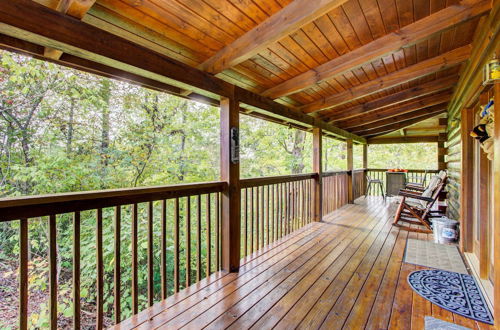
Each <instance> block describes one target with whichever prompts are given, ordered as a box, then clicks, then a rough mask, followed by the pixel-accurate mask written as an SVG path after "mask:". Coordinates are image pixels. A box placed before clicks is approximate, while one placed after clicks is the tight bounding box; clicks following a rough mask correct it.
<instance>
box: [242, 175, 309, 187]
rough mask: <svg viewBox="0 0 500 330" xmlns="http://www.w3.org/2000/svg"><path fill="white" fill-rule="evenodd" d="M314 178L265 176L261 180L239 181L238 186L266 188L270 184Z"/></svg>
mask: <svg viewBox="0 0 500 330" xmlns="http://www.w3.org/2000/svg"><path fill="white" fill-rule="evenodd" d="M314 178H316V173H305V174H291V175H278V176H266V177H261V178H248V179H241V180H240V186H241V188H252V187H260V186H267V185H270V184H278V183H285V182H293V181H302V180H309V179H314Z"/></svg>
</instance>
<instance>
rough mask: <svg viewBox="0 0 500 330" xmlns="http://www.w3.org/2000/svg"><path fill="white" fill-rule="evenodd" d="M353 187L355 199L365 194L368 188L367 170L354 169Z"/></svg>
mask: <svg viewBox="0 0 500 330" xmlns="http://www.w3.org/2000/svg"><path fill="white" fill-rule="evenodd" d="M352 189H353V196H354V199H357V198H359V197H361V196H363V195H364V194H365V190H366V170H365V169H359V170H354V171H352Z"/></svg>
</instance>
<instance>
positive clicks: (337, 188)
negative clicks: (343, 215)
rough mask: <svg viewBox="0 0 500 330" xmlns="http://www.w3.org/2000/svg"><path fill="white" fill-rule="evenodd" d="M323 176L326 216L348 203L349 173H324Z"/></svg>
mask: <svg viewBox="0 0 500 330" xmlns="http://www.w3.org/2000/svg"><path fill="white" fill-rule="evenodd" d="M322 176H323V214H324V215H326V214H328V213H330V212H333V211H335V210H336V209H338V208H340V207H342V206H344V205H346V204H347V202H348V180H349V175H348V172H347V171H335V172H324V173H323V174H322Z"/></svg>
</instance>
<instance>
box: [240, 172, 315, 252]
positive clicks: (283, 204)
mask: <svg viewBox="0 0 500 330" xmlns="http://www.w3.org/2000/svg"><path fill="white" fill-rule="evenodd" d="M315 177H316V176H315V174H298V175H286V176H276V177H263V178H253V179H243V180H241V256H242V257H244V256H247V255H249V254H252V253H253V252H255V251H257V250H259V249H261V248H263V247H264V246H265V245H267V244H269V243H272V242H274V241H276V240H277V239H279V238H281V237H283V236H284V235H287V234H289V233H291V232H293V231H294V230H297V229H299V228H301V227H303V226H304V225H306V224H308V223H310V222H311V221H312V217H313V215H312V212H313V209H312V193H313V184H314V178H315Z"/></svg>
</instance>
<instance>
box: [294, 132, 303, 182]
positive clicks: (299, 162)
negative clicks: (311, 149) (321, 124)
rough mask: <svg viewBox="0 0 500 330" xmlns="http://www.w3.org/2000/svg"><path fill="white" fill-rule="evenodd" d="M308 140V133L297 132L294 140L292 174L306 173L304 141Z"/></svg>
mask: <svg viewBox="0 0 500 330" xmlns="http://www.w3.org/2000/svg"><path fill="white" fill-rule="evenodd" d="M305 138H306V132H304V131H300V130H295V134H294V138H293V147H292V156H293V158H294V159H293V165H292V174H300V173H302V172H303V171H304V167H305V165H304V140H305Z"/></svg>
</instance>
